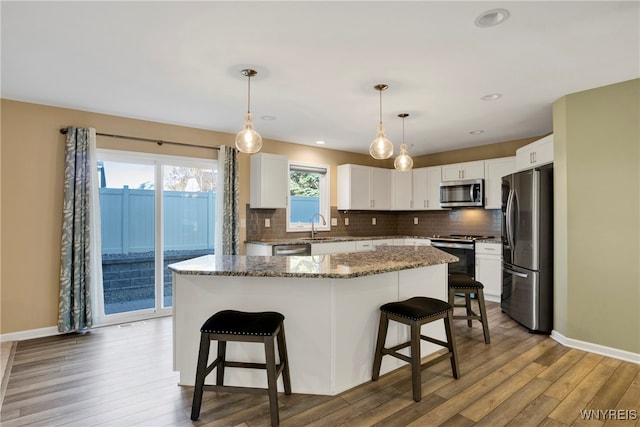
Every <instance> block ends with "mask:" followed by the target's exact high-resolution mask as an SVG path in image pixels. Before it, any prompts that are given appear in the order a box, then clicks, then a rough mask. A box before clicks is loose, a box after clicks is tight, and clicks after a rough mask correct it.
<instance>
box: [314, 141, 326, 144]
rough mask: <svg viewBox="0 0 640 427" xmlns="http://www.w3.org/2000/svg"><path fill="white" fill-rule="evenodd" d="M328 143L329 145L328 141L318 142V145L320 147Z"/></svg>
mask: <svg viewBox="0 0 640 427" xmlns="http://www.w3.org/2000/svg"><path fill="white" fill-rule="evenodd" d="M326 143H327V141H316V144H318V145H324V144H326Z"/></svg>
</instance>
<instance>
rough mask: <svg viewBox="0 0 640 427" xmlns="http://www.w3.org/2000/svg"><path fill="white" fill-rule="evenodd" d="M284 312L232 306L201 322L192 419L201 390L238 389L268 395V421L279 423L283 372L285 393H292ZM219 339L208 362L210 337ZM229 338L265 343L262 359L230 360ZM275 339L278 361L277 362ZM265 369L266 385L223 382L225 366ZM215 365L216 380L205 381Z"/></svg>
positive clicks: (231, 390)
mask: <svg viewBox="0 0 640 427" xmlns="http://www.w3.org/2000/svg"><path fill="white" fill-rule="evenodd" d="M283 320H284V316H282V315H281V314H279V313H275V312H264V313H244V312H238V311H232V310H226V311H222V312H218V313H216V314H215V315H213V316H211V317H210V318H209V320H207V322H205V324H204V325H203V326H202V329H201V331H200V332H201V333H200V350H199V352H198V366H197V369H196V380H195V387H194V391H193V402H192V406H191V419H192V420H194V421H195V420H197V419H198V418H199V417H200V407H201V405H202V394H203V391H204V390H210V391H220V392H240V393H266V394H267V395H268V396H269V412H270V415H271V425H272V426H278V425H279V423H280V417H279V410H278V389H277V380H278V377H279V376H280V375H282V382H283V385H284V393H285V394H286V395H289V394H291V379H290V376H289V360H288V356H287V345H286V339H285V334H284V323H283ZM214 340H215V341H218V350H217V356H216V359H215V360H214V361H213V362H212V363H211V364H210V365H208V366H207V362H208V360H209V349H210V346H211V341H214ZM228 341H237V342H257V343H263V344H264V351H265V363H249V362H236V361H229V360H227V358H226V349H227V342H228ZM276 343H277V347H278V355H279V358H280V363H277V362H276V350H275V349H276ZM226 367H232V368H252V369H264V370H266V373H267V388H266V389H264V388H258V387H241V386H225V385H224V374H225V368H226ZM214 369H216V384H215V385H205V378H206V377H207V376H208V375H209V374H210V373H211V372H212V371H213V370H214Z"/></svg>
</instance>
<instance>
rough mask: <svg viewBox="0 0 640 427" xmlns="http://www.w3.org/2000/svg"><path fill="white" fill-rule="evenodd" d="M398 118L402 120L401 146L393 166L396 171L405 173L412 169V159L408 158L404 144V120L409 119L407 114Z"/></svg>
mask: <svg viewBox="0 0 640 427" xmlns="http://www.w3.org/2000/svg"><path fill="white" fill-rule="evenodd" d="M398 117H400V118H402V144H400V154H398V157H396V159H395V160H394V161H393V166H394V167H395V168H396V170H398V171H401V172H406V171H409V170H411V168H413V159H412V158H411V157H410V156H409V152H408V151H407V144H405V143H404V119H405V118H407V117H409V114H407V113H402V114H398Z"/></svg>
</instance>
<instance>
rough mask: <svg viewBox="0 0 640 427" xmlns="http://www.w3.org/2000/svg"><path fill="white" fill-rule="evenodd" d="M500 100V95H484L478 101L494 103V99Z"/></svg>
mask: <svg viewBox="0 0 640 427" xmlns="http://www.w3.org/2000/svg"><path fill="white" fill-rule="evenodd" d="M500 98H502V94H501V93H490V94H489V95H485V96H483V97H481V98H480V99H481V100H483V101H495V100H496V99H500Z"/></svg>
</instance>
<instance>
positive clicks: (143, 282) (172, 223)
mask: <svg viewBox="0 0 640 427" xmlns="http://www.w3.org/2000/svg"><path fill="white" fill-rule="evenodd" d="M216 168H217V162H216V161H215V160H204V159H189V158H184V157H173V156H161V155H154V154H141V153H129V152H119V151H111V150H99V151H98V170H99V175H100V217H101V219H100V222H101V235H102V236H101V247H102V278H103V280H102V289H98V290H97V297H96V304H97V305H96V307H95V315H96V324H98V325H99V324H109V323H117V322H121V321H129V320H139V319H144V318H149V317H155V316H158V315H166V314H170V313H171V306H172V303H173V295H172V284H171V279H172V276H171V272H170V271H169V269H168V268H167V265H169V264H171V263H174V262H178V261H182V260H185V259H189V258H195V257H197V256H201V255H205V254H211V253H213V252H214V237H215V236H214V229H215V201H216V197H215V196H216V193H215V190H216V175H217V174H216V172H217V171H216Z"/></svg>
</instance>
